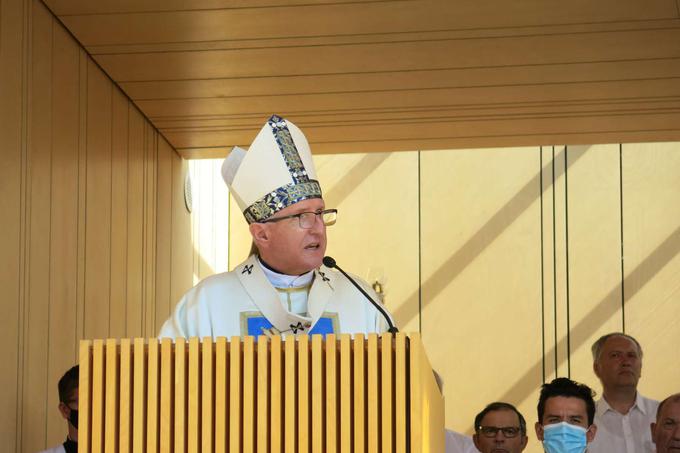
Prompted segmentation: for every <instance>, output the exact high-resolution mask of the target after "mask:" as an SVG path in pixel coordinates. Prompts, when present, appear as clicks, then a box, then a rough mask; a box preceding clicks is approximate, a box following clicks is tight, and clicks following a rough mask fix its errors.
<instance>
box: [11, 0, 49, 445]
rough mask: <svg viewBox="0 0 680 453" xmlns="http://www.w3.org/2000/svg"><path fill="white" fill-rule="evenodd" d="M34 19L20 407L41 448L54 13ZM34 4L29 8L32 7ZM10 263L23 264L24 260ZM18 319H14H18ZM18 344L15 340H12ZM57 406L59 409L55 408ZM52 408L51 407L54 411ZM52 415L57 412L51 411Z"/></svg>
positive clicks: (25, 435) (29, 437)
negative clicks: (42, 333) (22, 369)
mask: <svg viewBox="0 0 680 453" xmlns="http://www.w3.org/2000/svg"><path fill="white" fill-rule="evenodd" d="M31 4H32V5H33V7H32V9H29V11H30V12H31V23H30V25H28V26H27V27H28V28H27V31H28V34H27V37H30V39H31V42H32V47H31V48H30V50H29V53H28V55H29V58H30V60H29V61H30V63H29V74H28V75H27V80H26V83H27V85H28V93H29V95H28V100H29V102H30V104H29V105H28V106H26V108H27V112H28V131H26V132H25V133H26V140H27V141H26V143H27V150H26V159H27V174H26V180H25V181H24V184H26V188H25V190H26V205H25V206H26V211H25V212H26V229H25V230H24V235H25V237H27V239H26V242H25V246H26V247H27V249H26V250H27V260H26V262H25V263H24V265H25V266H26V268H25V272H26V274H25V275H26V276H25V277H24V278H25V284H26V289H25V304H26V308H25V309H24V313H25V314H24V319H23V323H24V329H25V331H26V332H30V333H31V334H30V335H24V339H25V340H24V341H25V344H24V345H23V348H22V349H23V352H24V357H23V364H24V365H23V367H24V372H23V373H21V374H19V376H22V378H23V384H22V388H23V391H22V403H21V406H22V408H23V410H22V411H21V412H20V417H21V418H20V419H21V425H22V430H21V432H22V435H21V438H22V448H23V449H25V450H26V451H37V450H41V449H42V448H43V447H44V439H45V434H46V433H45V427H46V423H44V421H45V419H46V417H47V414H48V412H47V405H46V404H45V401H46V399H47V388H46V386H45V377H46V375H47V371H48V369H47V365H48V357H49V352H50V350H49V344H47V338H46V337H45V336H44V335H36V334H35V332H46V331H47V329H48V326H49V313H50V312H49V307H50V305H49V302H50V301H49V294H50V253H49V252H50V223H51V209H50V199H51V197H50V190H51V184H50V179H51V174H50V173H51V171H50V170H51V161H52V156H51V142H52V115H51V114H52V80H51V71H52V19H51V18H50V16H49V13H48V12H47V11H46V10H45V8H44V7H42V5H40V4H39V3H38V2H35V3H34V2H31ZM31 4H29V8H31ZM11 265H20V263H19V262H17V263H12V264H11ZM17 321H18V320H16V319H15V322H17ZM13 343H14V344H17V341H16V340H15V341H14V342H13ZM52 410H54V409H52ZM50 412H51V411H50ZM50 415H52V414H50ZM36 420H40V423H36Z"/></svg>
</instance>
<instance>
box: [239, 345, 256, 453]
mask: <svg viewBox="0 0 680 453" xmlns="http://www.w3.org/2000/svg"><path fill="white" fill-rule="evenodd" d="M255 389H256V387H255V338H254V337H250V336H248V337H245V338H244V339H243V449H242V451H243V452H244V453H254V451H255Z"/></svg>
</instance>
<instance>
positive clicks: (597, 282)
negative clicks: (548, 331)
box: [565, 145, 623, 395]
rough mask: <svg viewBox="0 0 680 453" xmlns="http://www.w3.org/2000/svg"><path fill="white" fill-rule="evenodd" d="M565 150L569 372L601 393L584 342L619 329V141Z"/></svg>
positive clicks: (589, 342)
mask: <svg viewBox="0 0 680 453" xmlns="http://www.w3.org/2000/svg"><path fill="white" fill-rule="evenodd" d="M566 153H567V154H566V158H567V166H568V168H567V172H566V174H565V176H566V181H567V195H568V197H569V198H568V202H567V212H568V226H569V230H568V232H569V238H568V246H569V268H568V272H569V274H568V275H569V316H570V332H569V334H570V335H569V349H570V357H569V359H570V369H571V377H572V378H573V379H576V380H578V381H580V382H587V383H588V385H590V386H591V387H592V388H593V389H596V391H597V393H598V395H601V394H602V392H601V391H600V390H601V389H599V388H598V387H599V385H598V379H597V377H596V376H595V374H594V373H593V358H592V354H591V352H590V347H591V345H592V343H593V342H594V341H595V340H597V339H598V338H599V337H600V336H601V335H604V334H606V333H608V332H620V331H621V330H622V328H623V311H622V297H621V234H620V231H621V210H620V201H621V199H620V195H621V193H620V187H621V186H620V183H621V181H620V167H619V164H620V159H619V145H590V146H569V147H567V150H566Z"/></svg>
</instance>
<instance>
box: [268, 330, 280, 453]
mask: <svg viewBox="0 0 680 453" xmlns="http://www.w3.org/2000/svg"><path fill="white" fill-rule="evenodd" d="M270 357H271V367H270V370H271V416H270V418H269V426H270V427H271V451H272V453H281V452H282V451H283V373H282V370H283V364H282V363H281V360H282V343H281V337H280V336H275V337H272V339H271V352H270Z"/></svg>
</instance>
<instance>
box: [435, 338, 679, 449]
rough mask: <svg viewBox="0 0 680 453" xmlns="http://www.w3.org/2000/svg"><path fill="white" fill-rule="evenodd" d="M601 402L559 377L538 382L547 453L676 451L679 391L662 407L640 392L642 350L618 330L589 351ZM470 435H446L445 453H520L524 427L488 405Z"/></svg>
mask: <svg viewBox="0 0 680 453" xmlns="http://www.w3.org/2000/svg"><path fill="white" fill-rule="evenodd" d="M592 353H593V370H594V372H595V374H596V375H597V377H598V378H599V380H600V382H601V384H602V389H603V392H602V397H601V398H599V399H598V400H597V401H595V400H594V395H595V392H593V390H592V389H591V388H590V387H588V386H587V385H585V384H581V383H578V382H576V381H573V380H571V379H568V378H565V377H560V378H556V379H554V380H552V381H551V382H549V383H546V384H543V386H542V387H541V393H540V396H539V399H538V404H537V419H536V420H537V421H536V424H535V425H534V429H535V432H536V438H537V439H538V440H539V441H540V442H542V444H543V449H544V450H545V452H546V453H583V452H588V453H654V452H657V453H671V452H676V451H680V393H676V394H673V395H671V396H669V397H668V398H666V399H664V400H663V401H661V402H660V403H659V402H658V401H655V400H652V399H649V398H646V397H644V396H643V395H641V394H640V393H639V392H638V390H637V387H638V382H639V380H640V376H641V371H642V347H641V346H640V343H639V342H638V341H637V340H636V339H635V338H633V337H632V336H630V335H626V334H624V333H620V332H614V333H609V334H607V335H604V336H602V337H600V338H599V339H598V340H597V341H596V342H595V343H594V344H593V346H592ZM474 430H475V432H474V434H473V435H472V437H467V436H463V435H461V434H458V433H455V432H453V431H447V432H446V452H447V453H476V452H481V453H500V452H505V453H520V452H522V451H523V450H524V449H525V448H526V446H527V442H528V436H529V435H528V433H527V424H526V419H525V418H524V416H523V415H522V414H521V413H520V412H519V411H518V410H517V408H516V407H515V406H513V405H512V404H510V403H507V402H493V403H491V404H489V405H487V406H486V407H485V408H484V409H483V410H482V411H481V412H480V413H479V414H477V416H476V417H475V420H474Z"/></svg>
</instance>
